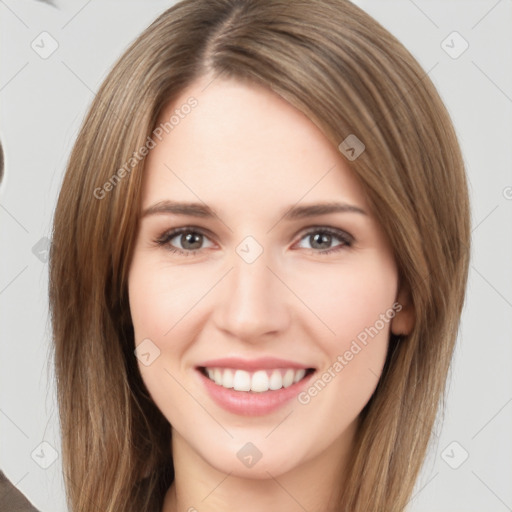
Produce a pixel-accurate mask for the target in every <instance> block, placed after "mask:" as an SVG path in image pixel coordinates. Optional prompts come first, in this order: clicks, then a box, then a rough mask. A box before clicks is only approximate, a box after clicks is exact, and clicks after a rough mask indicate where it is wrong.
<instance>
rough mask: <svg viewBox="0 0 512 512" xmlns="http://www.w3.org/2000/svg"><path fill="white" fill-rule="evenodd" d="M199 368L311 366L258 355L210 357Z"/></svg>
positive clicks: (245, 368) (299, 367)
mask: <svg viewBox="0 0 512 512" xmlns="http://www.w3.org/2000/svg"><path fill="white" fill-rule="evenodd" d="M198 367H199V368H232V369H234V370H246V371H254V370H271V369H274V368H293V369H297V370H300V369H301V368H303V369H305V370H307V369H309V368H312V367H311V366H308V365H304V364H301V363H296V362H294V361H288V360H286V359H279V358H276V357H260V358H258V359H242V358H240V357H223V358H221V359H210V360H208V361H204V362H203V363H201V364H199V365H198Z"/></svg>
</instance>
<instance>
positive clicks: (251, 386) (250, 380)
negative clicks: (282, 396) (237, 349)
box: [200, 367, 314, 393]
mask: <svg viewBox="0 0 512 512" xmlns="http://www.w3.org/2000/svg"><path fill="white" fill-rule="evenodd" d="M200 371H201V372H202V373H203V375H205V376H206V377H208V378H209V379H210V380H211V381H213V382H215V384H217V385H218V386H222V387H223V388H226V389H233V390H235V391H245V392H251V391H252V392H254V393H264V392H266V391H277V390H279V389H282V388H289V387H290V386H292V385H293V384H296V383H297V382H299V381H301V380H302V379H304V378H305V377H306V376H307V375H309V374H310V373H312V372H313V371H314V370H313V369H312V368H309V369H305V368H299V369H294V368H275V369H260V370H256V371H246V370H241V369H234V368H219V367H202V368H200Z"/></svg>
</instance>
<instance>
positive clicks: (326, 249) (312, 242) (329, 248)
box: [299, 227, 354, 255]
mask: <svg viewBox="0 0 512 512" xmlns="http://www.w3.org/2000/svg"><path fill="white" fill-rule="evenodd" d="M336 240H337V241H338V242H339V243H338V244H336V245H334V246H333V243H335V242H336ZM304 242H306V243H307V244H309V247H304V245H303V244H304ZM353 243H354V238H353V237H352V236H351V235H349V234H348V233H346V232H345V231H342V230H340V229H333V228H328V227H316V228H314V229H311V230H309V231H308V232H307V233H305V235H304V236H303V237H302V238H301V242H300V243H299V247H301V248H305V249H310V250H311V251H313V252H315V253H318V254H322V255H323V254H329V253H331V252H335V251H340V250H342V249H343V248H344V247H351V246H352V244H353ZM301 244H302V245H301Z"/></svg>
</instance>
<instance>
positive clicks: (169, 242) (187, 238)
mask: <svg viewBox="0 0 512 512" xmlns="http://www.w3.org/2000/svg"><path fill="white" fill-rule="evenodd" d="M205 240H208V241H209V239H208V237H207V236H206V234H205V233H203V232H202V231H200V230H198V229H197V228H191V227H183V228H178V229H173V230H171V231H166V232H165V233H163V234H162V235H161V236H160V237H159V238H157V239H156V240H155V241H154V242H155V243H156V244H158V245H160V246H165V247H166V248H167V249H168V250H170V251H171V252H175V253H179V254H183V255H185V256H190V255H194V254H196V253H198V252H199V251H200V250H201V249H204V248H205V247H203V243H204V242H205ZM210 244H211V245H210V246H209V247H212V246H213V243H211V242H210ZM176 245H177V246H176Z"/></svg>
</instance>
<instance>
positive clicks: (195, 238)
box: [181, 233, 203, 250]
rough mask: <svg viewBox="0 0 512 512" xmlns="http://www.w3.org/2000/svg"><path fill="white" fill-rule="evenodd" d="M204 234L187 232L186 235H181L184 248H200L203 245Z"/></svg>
mask: <svg viewBox="0 0 512 512" xmlns="http://www.w3.org/2000/svg"><path fill="white" fill-rule="evenodd" d="M202 236H203V235H201V234H200V233H187V234H186V235H181V245H182V247H183V248H184V249H192V250H194V249H199V248H200V247H201V241H202ZM194 244H195V246H194ZM192 246H194V247H192Z"/></svg>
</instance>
